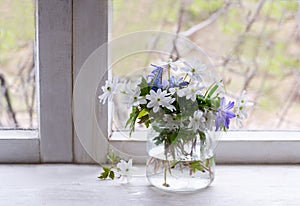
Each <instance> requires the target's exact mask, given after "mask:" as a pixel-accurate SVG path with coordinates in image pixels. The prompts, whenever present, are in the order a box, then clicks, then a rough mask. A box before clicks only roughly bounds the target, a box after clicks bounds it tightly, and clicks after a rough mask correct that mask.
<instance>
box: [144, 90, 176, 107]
mask: <svg viewBox="0 0 300 206" xmlns="http://www.w3.org/2000/svg"><path fill="white" fill-rule="evenodd" d="M170 95H171V94H170V93H169V94H167V91H166V90H165V91H161V89H158V90H157V92H155V91H154V90H151V91H150V95H149V94H147V95H146V99H148V100H150V102H149V103H148V104H147V108H153V112H154V113H156V112H158V110H159V107H160V106H162V107H166V108H167V109H169V110H171V111H173V110H175V107H174V106H173V105H171V104H172V103H173V102H174V101H175V98H172V97H170Z"/></svg>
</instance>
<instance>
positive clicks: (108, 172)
mask: <svg viewBox="0 0 300 206" xmlns="http://www.w3.org/2000/svg"><path fill="white" fill-rule="evenodd" d="M102 169H103V170H104V171H103V172H102V173H101V174H100V176H98V178H99V179H103V180H104V179H107V178H110V179H112V180H113V179H114V178H115V173H114V171H112V170H111V169H112V168H109V167H105V166H103V167H102Z"/></svg>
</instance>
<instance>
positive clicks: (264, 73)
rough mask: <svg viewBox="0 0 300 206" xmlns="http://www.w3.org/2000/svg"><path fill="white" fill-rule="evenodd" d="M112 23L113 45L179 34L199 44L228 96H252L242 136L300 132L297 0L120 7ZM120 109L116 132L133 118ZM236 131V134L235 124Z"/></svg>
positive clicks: (175, 0)
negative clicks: (123, 39) (148, 33)
mask: <svg viewBox="0 0 300 206" xmlns="http://www.w3.org/2000/svg"><path fill="white" fill-rule="evenodd" d="M112 22H113V23H112V37H113V38H115V37H118V36H120V35H124V34H126V33H130V32H135V31H142V30H160V31H167V32H172V33H176V31H177V30H179V32H180V33H181V34H183V35H185V36H186V38H188V39H190V40H192V41H193V42H195V43H196V44H197V45H199V47H201V48H202V49H203V50H204V51H205V52H206V53H207V54H208V55H209V57H210V58H211V59H212V61H213V62H214V64H215V65H216V69H217V71H218V72H219V74H220V75H221V77H222V79H223V81H224V84H225V87H226V92H227V95H228V96H229V97H232V98H233V99H236V98H237V97H238V96H239V95H240V94H241V92H242V90H243V89H246V90H247V91H248V96H249V99H250V100H252V101H253V102H254V104H255V105H254V106H253V107H252V108H251V110H250V111H249V118H248V119H247V121H246V122H244V127H243V129H255V130H268V129H280V130H282V129H283V130H285V129H288V130H299V129H300V122H299V120H298V119H299V114H300V70H299V67H300V58H299V57H300V50H299V45H300V43H299V41H300V30H299V25H300V11H299V4H298V1H277V0H268V1H263V0H234V1H225V0H213V1H207V0H164V1H161V0H131V1H124V0H114V1H113V21H112ZM112 52H113V51H112ZM147 58H148V59H147ZM149 58H151V59H149ZM162 60H163V61H166V60H168V59H167V58H166V59H158V58H157V57H155V56H153V57H152V56H151V57H150V56H149V55H148V56H147V55H142V54H141V55H135V56H131V57H128V58H126V61H125V60H124V61H120V62H119V63H118V64H116V65H115V66H114V68H113V74H114V75H117V76H119V77H120V78H122V76H124V75H125V74H130V73H133V72H132V71H133V70H132V68H134V66H136V65H139V62H141V61H144V62H152V61H154V62H155V61H162ZM134 73H136V72H134ZM120 107H121V106H120V103H117V104H116V108H115V109H114V111H115V112H114V118H115V122H114V126H115V127H114V128H115V129H118V128H122V126H123V125H124V122H125V121H126V119H127V117H128V115H127V113H126V112H124V109H122V110H120V109H119V108H120ZM122 108H124V106H122ZM120 111H121V112H120ZM231 128H237V127H236V126H235V122H232V123H231Z"/></svg>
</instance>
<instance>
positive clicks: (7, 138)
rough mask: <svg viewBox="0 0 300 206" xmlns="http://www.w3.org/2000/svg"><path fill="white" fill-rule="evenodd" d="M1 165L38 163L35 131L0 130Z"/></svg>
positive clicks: (38, 143)
mask: <svg viewBox="0 0 300 206" xmlns="http://www.w3.org/2000/svg"><path fill="white" fill-rule="evenodd" d="M0 162H1V163H39V162H40V139H39V136H38V131H37V130H0Z"/></svg>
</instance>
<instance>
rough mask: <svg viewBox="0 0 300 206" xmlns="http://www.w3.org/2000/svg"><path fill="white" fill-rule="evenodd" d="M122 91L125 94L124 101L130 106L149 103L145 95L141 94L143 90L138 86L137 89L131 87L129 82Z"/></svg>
mask: <svg viewBox="0 0 300 206" xmlns="http://www.w3.org/2000/svg"><path fill="white" fill-rule="evenodd" d="M121 92H122V94H123V95H124V96H123V97H124V103H126V104H128V107H131V106H138V105H140V104H146V103H147V101H146V99H145V97H143V96H140V94H141V90H140V88H139V87H138V86H136V87H135V89H131V88H130V83H127V84H125V85H124V86H123V88H122V90H121Z"/></svg>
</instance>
